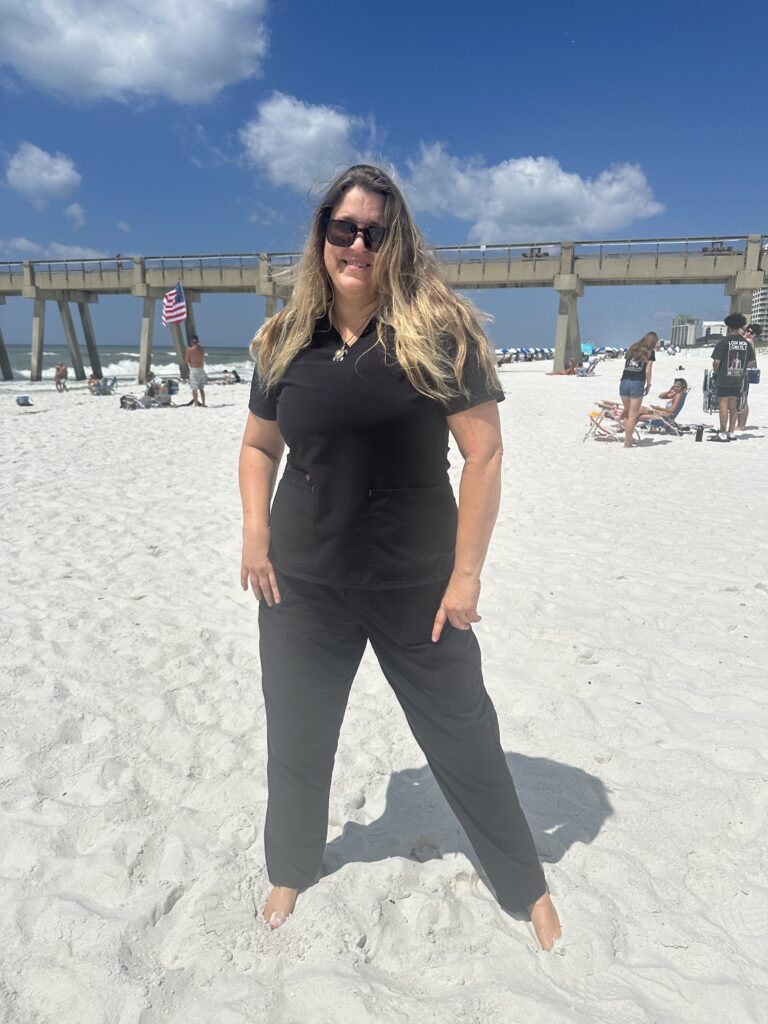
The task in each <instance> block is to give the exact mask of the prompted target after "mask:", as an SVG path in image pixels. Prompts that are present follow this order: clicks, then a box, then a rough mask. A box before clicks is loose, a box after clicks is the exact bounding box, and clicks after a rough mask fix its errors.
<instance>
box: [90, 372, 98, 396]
mask: <svg viewBox="0 0 768 1024" xmlns="http://www.w3.org/2000/svg"><path fill="white" fill-rule="evenodd" d="M99 384H101V378H100V377H97V376H96V374H95V373H94V372H93V370H91V375H90V377H89V378H88V390H89V391H90V392H91V394H93V393H94V391H95V390H96V388H97V387H98V386H99Z"/></svg>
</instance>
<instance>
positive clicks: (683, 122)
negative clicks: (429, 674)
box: [0, 0, 768, 345]
mask: <svg viewBox="0 0 768 1024" xmlns="http://www.w3.org/2000/svg"><path fill="white" fill-rule="evenodd" d="M0 23H1V24H2V25H3V31H2V34H1V36H0V260H3V259H5V260H8V259H20V258H27V259H35V258H63V257H65V256H67V255H72V256H75V257H77V256H82V257H85V256H89V255H97V254H99V255H114V254H116V253H118V252H121V253H126V254H127V253H135V254H144V255H160V254H194V253H212V252H222V253H226V252H255V251H261V250H283V251H284V250H287V249H293V248H297V247H299V246H300V245H301V242H302V239H303V231H304V228H305V225H306V223H307V219H308V215H309V206H308V201H307V190H308V189H309V188H310V187H311V186H312V185H313V184H314V183H317V182H319V181H322V180H323V179H326V178H327V177H328V176H329V175H330V174H332V173H333V171H334V170H337V169H340V167H341V166H344V165H345V164H346V163H348V162H354V161H356V160H359V159H370V160H377V161H382V162H384V163H386V164H387V165H389V166H391V167H393V168H394V170H395V171H396V173H397V175H398V177H399V179H400V181H401V182H402V183H403V185H404V187H405V189H406V193H407V195H408V197H409V199H410V201H411V203H412V206H413V208H414V211H415V213H416V216H417V219H418V221H419V223H420V224H421V226H422V228H423V230H424V232H425V234H426V235H427V238H428V239H429V240H430V241H431V242H433V243H434V244H443V245H458V244H464V243H468V242H469V243H471V242H479V241H481V242H487V243H494V242H527V241H534V240H537V241H538V240H541V241H547V240H549V239H558V238H566V237H569V238H577V239H578V238H580V239H588V238H623V237H660V236H676V235H726V234H736V235H738V234H746V233H749V232H758V233H759V232H767V231H768V220H767V219H766V214H765V208H766V204H765V165H766V158H767V157H768V138H767V137H766V133H765V130H764V114H763V110H764V104H763V102H762V98H763V97H764V86H763V75H762V72H761V71H760V67H759V64H760V53H759V47H760V46H761V45H762V42H763V40H764V38H765V30H766V27H768V15H766V13H765V7H764V5H759V4H747V3H744V2H741V0H736V2H735V3H731V4H729V5H728V7H727V8H723V6H722V5H720V4H718V5H716V4H715V3H713V2H709V0H705V2H692V0H671V2H669V0H667V2H665V3H655V2H648V3H646V4H644V5H641V7H639V8H638V7H637V6H636V5H629V4H626V5H625V4H615V3H614V4H609V3H607V2H605V3H598V2H592V0H584V2H582V3H581V4H578V5H575V4H573V3H568V4H566V3H563V2H560V0H550V2H549V3H547V4H544V5H532V4H522V3H518V2H516V0H506V2H501V0H485V2H484V3H483V4H478V5H468V4H450V3H446V2H445V0H442V2H439V3H438V2H436V0H435V2H433V0H422V2H421V3H413V2H412V0H411V2H408V3H406V2H401V0H390V2H389V3H388V4H387V5H386V6H382V5H379V6H378V7H376V8H374V7H372V6H371V5H360V4H358V5H345V6H344V7H338V6H335V5H333V6H332V5H326V4H320V3H310V2H307V0H297V2H288V0H283V2H267V0H187V2H186V3H184V4H180V3H179V2H178V0H152V2H150V0H132V2H125V0H121V2H120V3H117V2H115V0H26V2H25V3H24V4H23V5H20V4H18V3H16V2H15V0H0ZM753 42H754V43H755V45H756V46H757V47H758V52H757V57H756V59H754V60H753V61H752V63H750V59H749V50H750V47H751V46H752V44H753ZM726 46H727V49H726V48H725V47H726ZM472 297H473V298H474V299H475V301H476V302H478V304H480V305H481V306H483V307H484V308H485V309H487V310H488V311H489V312H491V313H493V314H494V316H495V317H496V322H495V323H494V324H493V325H492V326H491V328H490V331H491V334H492V337H493V338H494V341H495V342H496V343H497V344H499V345H501V344H505V343H506V344H526V343H528V344H550V343H551V342H552V339H553V337H554V325H555V313H556V308H557V301H556V296H555V294H554V293H553V292H549V291H538V290H535V291H534V290H510V291H503V292H500V291H497V292H482V293H475V294H474V295H472ZM726 304H727V300H726V299H725V297H724V296H723V294H722V289H721V288H714V287H713V288H703V287H701V288H692V287H688V288H682V287H680V288H671V287H668V288H650V287H649V288H602V289H598V288H594V289H591V290H588V292H587V295H586V297H585V299H584V300H582V302H581V306H580V318H581V330H582V337H583V338H584V339H586V338H591V339H592V340H594V341H597V342H599V343H603V344H612V343H613V344H621V343H625V342H628V341H631V340H633V339H634V338H636V337H638V336H639V335H640V334H642V333H644V331H645V330H657V331H658V332H659V334H661V335H662V336H667V337H668V335H669V321H670V319H671V316H672V315H673V314H674V313H675V312H677V311H685V312H692V313H695V314H697V315H699V316H701V317H703V318H712V319H715V318H718V317H719V316H721V315H722V314H723V313H724V312H725V311H726ZM54 311H55V308H51V309H50V310H49V317H48V325H47V338H48V340H49V341H51V342H55V341H60V340H63V332H62V330H61V325H60V323H59V321H58V316H57V315H54ZM93 316H94V322H95V325H96V331H97V335H98V337H99V340H100V341H102V342H103V343H105V344H106V343H116V344H126V345H127V344H130V343H132V342H137V341H138V333H139V318H140V308H139V300H137V299H133V300H132V299H127V298H120V299H107V300H102V301H101V302H100V303H99V304H98V306H95V307H93ZM262 316H263V300H260V299H258V298H256V297H253V298H252V297H250V296H240V297H216V298H212V297H208V296H206V297H204V298H203V302H202V304H201V307H200V309H199V312H198V328H199V331H200V334H201V336H202V338H203V341H204V343H207V344H209V345H211V344H216V343H220V344H231V345H234V344H239V343H241V342H245V341H247V339H248V338H249V337H250V335H251V334H252V333H253V329H254V328H255V327H256V326H258V324H259V323H260V321H261V319H262ZM0 324H2V327H3V331H4V334H5V337H6V340H7V341H8V342H11V343H14V342H22V341H26V340H27V339H28V338H29V336H30V331H31V303H30V302H29V300H22V299H12V300H9V301H8V304H7V305H6V306H0ZM162 332H163V329H162V328H161V327H160V326H159V322H158V326H157V329H156V333H155V339H156V344H158V343H162V341H163V340H165V339H164V335H163V333H162Z"/></svg>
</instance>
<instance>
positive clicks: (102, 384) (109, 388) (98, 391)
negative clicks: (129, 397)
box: [91, 377, 117, 395]
mask: <svg viewBox="0 0 768 1024" xmlns="http://www.w3.org/2000/svg"><path fill="white" fill-rule="evenodd" d="M116 390H117V377H102V378H101V380H100V381H99V383H98V384H97V385H96V386H95V387H94V389H93V391H92V392H91V394H92V395H114V393H115V391H116Z"/></svg>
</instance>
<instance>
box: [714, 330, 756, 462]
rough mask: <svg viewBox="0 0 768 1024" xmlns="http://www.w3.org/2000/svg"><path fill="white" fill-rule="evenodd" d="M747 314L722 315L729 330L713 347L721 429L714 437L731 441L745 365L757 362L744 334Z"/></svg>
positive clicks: (745, 372) (752, 364)
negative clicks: (724, 316)
mask: <svg viewBox="0 0 768 1024" xmlns="http://www.w3.org/2000/svg"><path fill="white" fill-rule="evenodd" d="M746 324H747V318H746V317H745V316H744V315H743V314H742V313H731V314H730V315H729V316H727V317H726V318H725V326H726V327H727V328H728V332H729V333H728V334H727V335H726V336H725V337H724V338H721V339H720V341H718V343H717V344H716V345H715V347H714V349H713V350H712V372H713V373H714V374H715V376H716V378H717V412H718V415H719V417H720V432H719V433H718V434H716V435H715V436H714V437H713V438H712V440H713V441H720V442H723V441H732V440H733V431H734V429H735V427H736V419H737V417H738V403H739V396H740V395H741V393H742V389H743V387H744V382H745V379H746V376H747V369H748V368H749V367H750V366H755V365H756V359H755V349H754V347H753V345H752V342H751V341H750V340H749V339H748V338H745V337H744V328H745V327H746Z"/></svg>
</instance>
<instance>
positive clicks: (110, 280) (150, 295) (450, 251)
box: [0, 234, 768, 382]
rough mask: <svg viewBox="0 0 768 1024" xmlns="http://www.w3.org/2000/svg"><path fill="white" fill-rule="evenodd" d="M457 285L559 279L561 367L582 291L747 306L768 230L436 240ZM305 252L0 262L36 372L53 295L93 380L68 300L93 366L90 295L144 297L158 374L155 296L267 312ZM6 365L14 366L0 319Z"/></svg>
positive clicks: (0, 277) (93, 298) (573, 350)
mask: <svg viewBox="0 0 768 1024" xmlns="http://www.w3.org/2000/svg"><path fill="white" fill-rule="evenodd" d="M433 252H434V254H435V256H436V258H437V260H438V263H439V266H440V269H441V273H442V275H443V278H444V280H445V281H446V283H447V284H449V285H450V286H451V287H452V288H457V289H461V290H462V291H473V290H475V289H482V288H553V289H554V290H555V291H556V292H557V293H558V295H559V308H558V314H557V322H556V325H555V368H556V369H563V368H564V367H565V365H566V364H567V362H568V359H569V358H570V357H571V356H573V357H574V358H576V359H580V358H581V339H580V335H579V320H578V309H577V304H578V299H579V298H580V297H581V296H582V295H583V294H584V289H585V288H586V287H592V286H597V285H613V286H616V285H656V284H663V285H678V284H721V285H723V286H724V288H725V293H726V295H728V296H729V297H730V300H731V301H730V312H741V313H745V314H747V315H749V312H750V304H751V298H752V292H753V291H755V290H756V289H758V288H762V287H763V286H764V284H765V283H766V271H767V270H768V266H767V264H768V235H764V234H763V235H740V236H733V237H725V236H720V237H715V238H712V237H706V238H704V237H699V238H652V239H649V238H635V239H610V240H603V241H587V242H541V243H525V244H514V245H479V246H467V245H462V246H454V247H448V246H446V247H439V248H435V249H434V250H433ZM298 259H299V254H298V253H234V254H210V255H202V256H133V257H125V256H117V257H114V258H111V259H95V260H34V261H32V260H24V261H6V262H0V305H2V304H3V303H5V302H6V300H7V299H8V298H10V297H19V296H20V297H23V298H26V299H29V300H31V302H32V304H33V305H32V356H31V366H30V371H31V379H32V380H40V379H41V375H42V355H43V342H44V334H45V312H46V304H47V302H49V301H54V302H56V303H57V305H58V307H59V313H60V315H61V318H62V323H63V326H64V332H65V335H66V338H67V344H68V346H69V350H70V355H71V359H72V366H73V370H74V374H75V377H76V378H78V379H85V370H84V365H83V357H82V352H81V349H80V345H79V342H78V339H77V333H76V331H75V325H74V320H73V317H72V310H71V308H70V303H76V304H77V308H78V312H79V317H80V323H81V327H82V335H83V339H84V342H85V345H86V348H87V351H88V357H89V361H90V364H91V366H92V368H93V370H94V372H95V373H96V374H97V375H101V360H100V358H99V352H98V346H97V343H96V337H95V334H94V330H93V324H92V321H91V316H90V309H89V305H90V304H91V303H94V302H98V300H99V297H100V296H101V295H132V296H135V297H136V298H137V299H140V300H141V302H142V307H141V322H140V327H139V328H138V329H139V336H140V345H139V351H140V355H139V380H140V381H142V382H144V381H146V380H147V378H148V375H149V369H150V363H151V356H152V336H153V327H154V321H155V304H156V303H157V301H158V300H162V296H163V295H164V293H165V292H167V291H169V290H170V289H171V288H173V287H174V285H175V284H176V282H177V281H181V283H182V286H183V288H184V292H185V295H186V299H187V309H188V319H187V322H186V325H185V326H186V331H187V335H189V334H191V333H194V332H195V317H194V305H195V303H197V302H199V301H200V300H201V298H202V296H203V295H205V294H206V293H237V292H248V293H251V294H257V295H263V296H264V297H265V299H266V316H267V317H269V316H272V315H273V314H274V313H275V312H276V310H277V302H278V301H279V300H282V301H285V300H286V299H287V298H288V297H289V296H290V293H291V288H292V284H293V277H294V274H295V268H296V264H297V262H298ZM171 335H172V338H173V343H174V348H175V351H176V356H177V359H178V361H179V369H180V371H181V372H182V374H186V369H187V367H186V362H185V356H184V350H185V347H184V344H183V339H182V333H181V329H180V327H179V325H178V324H175V325H171ZM0 373H2V375H3V377H4V378H5V379H6V380H9V379H10V378H11V376H12V374H11V367H10V361H9V359H8V354H7V350H6V348H5V343H4V341H3V336H2V330H1V328H0Z"/></svg>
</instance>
